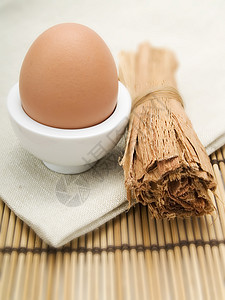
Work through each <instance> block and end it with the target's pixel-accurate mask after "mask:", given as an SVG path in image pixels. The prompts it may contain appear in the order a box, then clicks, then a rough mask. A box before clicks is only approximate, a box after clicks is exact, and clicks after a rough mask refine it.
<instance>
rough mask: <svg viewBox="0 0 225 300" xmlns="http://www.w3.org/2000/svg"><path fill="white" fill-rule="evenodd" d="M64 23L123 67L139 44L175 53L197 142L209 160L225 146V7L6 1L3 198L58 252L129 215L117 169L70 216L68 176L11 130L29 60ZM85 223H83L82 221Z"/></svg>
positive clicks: (0, 107) (0, 157) (1, 45)
mask: <svg viewBox="0 0 225 300" xmlns="http://www.w3.org/2000/svg"><path fill="white" fill-rule="evenodd" d="M61 22H77V23H83V24H85V25H87V26H90V27H91V28H92V29H94V30H95V31H96V32H98V33H99V34H100V35H101V36H102V37H103V39H104V40H105V41H106V43H107V44H108V46H109V47H110V49H111V51H112V53H113V55H114V57H115V59H116V57H117V54H118V52H119V51H120V50H122V49H127V50H129V49H135V48H136V46H137V45H138V43H139V42H142V41H146V40H147V41H149V42H151V43H152V44H153V45H155V46H163V47H168V48H171V49H172V50H174V51H175V52H176V54H177V58H178V61H179V63H180V65H179V70H178V72H177V81H178V87H179V90H180V92H181V94H182V96H183V98H184V101H185V107H186V111H187V113H188V115H189V117H190V119H191V121H192V123H193V125H194V128H195V130H196V132H197V134H198V135H199V137H200V139H201V141H202V143H203V144H204V145H205V146H206V147H207V152H208V153H211V152H213V151H214V150H215V149H216V148H218V147H220V146H222V145H223V144H224V143H225V120H224V112H225V95H224V89H225V2H224V1H223V0H220V1H219V0H214V1H206V0H204V1H203V0H201V1H194V0H191V1H186V2H184V1H178V0H177V1H175V0H174V1H162V0H157V1H143V0H135V1H132V0H129V1H128V0H124V1H119V0H115V1H104V0H98V1H96V0H94V1H93V0H92V1H91V0H86V1H85V0H77V1H76V0H61V1H59V0H57V1H47V0H36V1H34V0H33V1H32V0H11V1H10V0H1V2H0V72H1V75H0V195H1V197H2V198H3V200H4V201H5V202H6V203H7V204H8V205H9V206H10V207H11V208H12V209H13V210H14V211H15V212H16V214H17V215H18V216H20V217H21V218H22V219H23V220H25V221H26V222H27V223H28V224H29V225H30V226H32V228H34V230H35V231H36V232H37V233H38V234H39V235H40V236H41V237H42V238H44V239H45V241H47V242H48V243H50V244H52V245H54V246H60V245H62V244H63V243H65V242H67V241H69V240H70V239H72V238H73V237H75V236H78V235H80V234H83V233H85V232H87V231H89V230H91V229H93V228H94V227H96V226H99V225H100V224H102V223H103V222H105V221H107V220H108V219H110V218H112V217H113V216H115V215H116V214H118V213H119V212H121V211H123V210H124V209H125V208H126V200H125V199H126V197H125V190H124V187H123V176H122V174H121V173H120V172H119V171H118V169H117V167H115V170H111V171H110V172H111V173H107V176H108V177H107V176H106V181H105V183H104V185H103V186H107V191H106V190H105V191H104V192H105V194H104V193H101V192H102V190H103V188H102V184H100V183H98V184H97V183H96V182H95V183H94V182H93V183H92V182H91V178H92V177H91V176H92V175H91V173H90V174H89V175H87V176H89V177H87V178H86V179H87V180H88V181H90V182H89V183H90V185H91V184H94V187H93V189H95V190H96V188H97V190H96V191H98V189H99V193H98V192H96V194H94V193H93V195H92V194H91V195H92V196H91V197H92V198H90V196H89V198H88V200H87V201H86V202H85V204H84V205H82V206H81V207H79V208H73V209H71V208H70V209H68V208H67V207H65V205H62V203H60V202H59V201H58V200H57V197H56V185H57V182H59V180H60V176H61V175H57V174H55V173H53V172H50V171H48V170H47V169H46V168H44V167H43V165H42V163H41V162H40V161H38V160H37V159H35V158H34V157H33V156H31V155H29V154H28V153H26V152H25V151H23V149H21V148H20V146H19V144H18V141H17V139H16V137H15V135H14V133H13V132H12V129H11V127H10V123H9V120H8V117H7V111H6V97H7V94H8V91H9V89H10V88H11V86H12V85H13V84H14V83H15V82H17V81H18V75H19V70H20V66H21V63H22V60H23V58H24V55H25V53H26V51H27V50H28V48H29V46H30V45H31V43H32V42H33V41H34V39H35V38H36V37H37V36H38V35H39V34H40V33H41V32H43V31H44V30H45V29H47V28H48V27H50V26H52V25H55V24H57V23H61ZM120 150H121V148H120ZM115 151H117V150H115ZM118 172H119V175H118ZM115 174H117V175H115ZM110 176H112V177H110ZM65 178H67V177H65ZM74 178H75V177H74ZM74 178H73V179H72V181H73V180H74ZM66 180H67V179H66ZM106 183H107V184H106ZM108 184H109V185H108ZM40 187H41V188H40ZM99 195H101V197H99ZM98 198H100V200H99V201H98V202H95V199H98ZM94 203H95V205H94ZM86 205H87V206H86ZM88 205H89V206H88ZM100 207H101V208H102V209H100V210H99V208H100ZM117 207H119V208H118V209H117ZM84 208H85V209H88V214H85V213H84ZM80 209H82V211H80ZM111 210H113V211H112V213H110V211H111ZM86 211H87V210H86ZM92 211H93V213H92ZM82 212H83V215H82ZM94 212H95V213H94ZM49 215H51V217H49ZM79 215H81V216H82V218H80V221H78V220H77V219H76V218H77V216H79Z"/></svg>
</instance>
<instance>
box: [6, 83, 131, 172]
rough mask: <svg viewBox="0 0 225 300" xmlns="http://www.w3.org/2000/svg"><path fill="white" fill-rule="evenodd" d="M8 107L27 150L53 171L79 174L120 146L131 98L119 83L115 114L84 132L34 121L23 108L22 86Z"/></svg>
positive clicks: (12, 90)
mask: <svg viewBox="0 0 225 300" xmlns="http://www.w3.org/2000/svg"><path fill="white" fill-rule="evenodd" d="M7 106H8V112H9V115H10V119H11V123H12V126H13V129H14V131H15V134H16V135H17V137H18V138H19V140H20V143H21V144H22V146H23V148H24V149H26V150H28V151H29V152H30V153H32V154H33V155H34V156H36V157H37V158H39V159H41V160H42V161H43V163H44V164H45V165H46V166H47V167H48V168H49V169H50V170H52V171H55V172H58V173H63V174H77V173H81V172H84V171H86V170H88V169H90V168H91V167H92V166H93V165H94V164H95V163H96V161H97V160H99V159H100V158H102V157H103V156H105V155H106V154H107V153H108V152H109V151H111V150H112V149H113V148H114V146H115V145H116V144H117V143H118V141H119V140H120V138H121V136H122V134H123V132H124V130H125V127H126V125H127V123H128V120H129V115H130V110H131V98H130V95H129V92H128V91H127V89H126V88H125V86H124V85H123V84H122V83H121V82H119V90H118V99H117V105H116V108H115V110H114V112H113V113H112V114H111V115H110V116H109V117H108V118H107V119H106V120H105V121H103V122H101V123H99V124H97V125H95V126H91V127H87V128H82V129H60V128H54V127H50V126H46V125H43V124H41V123H38V122H36V121H34V120H33V119H32V118H30V117H29V116H28V115H27V114H26V113H25V111H24V110H23V108H22V105H21V99H20V94H19V85H18V83H17V84H16V85H15V86H13V88H12V89H11V91H10V93H9V96H8V101H7Z"/></svg>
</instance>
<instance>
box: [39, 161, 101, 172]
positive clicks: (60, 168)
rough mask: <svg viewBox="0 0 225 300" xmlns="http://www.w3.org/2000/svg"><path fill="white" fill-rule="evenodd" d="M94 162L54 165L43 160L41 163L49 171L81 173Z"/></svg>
mask: <svg viewBox="0 0 225 300" xmlns="http://www.w3.org/2000/svg"><path fill="white" fill-rule="evenodd" d="M95 163H96V162H93V163H90V164H86V165H82V166H60V165H55V164H51V163H48V162H46V161H43V164H44V165H45V166H46V167H47V168H48V169H50V170H51V171H54V172H56V173H60V174H79V173H83V172H85V171H87V170H89V169H91V168H92V167H93V166H94V164H95Z"/></svg>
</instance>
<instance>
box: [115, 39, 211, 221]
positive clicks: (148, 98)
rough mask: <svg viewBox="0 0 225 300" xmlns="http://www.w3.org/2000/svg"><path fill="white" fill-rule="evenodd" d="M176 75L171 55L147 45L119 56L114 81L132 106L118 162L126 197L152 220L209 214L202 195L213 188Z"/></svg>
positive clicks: (204, 196)
mask: <svg viewBox="0 0 225 300" xmlns="http://www.w3.org/2000/svg"><path fill="white" fill-rule="evenodd" d="M176 69H177V61H176V58H175V56H174V54H173V53H172V52H171V51H169V50H166V49H159V48H154V47H151V46H150V45H149V44H148V43H144V44H142V45H140V46H139V48H138V51H137V52H136V53H133V52H121V53H120V56H119V78H120V81H121V82H122V83H123V84H124V85H125V86H126V87H127V88H128V90H129V92H130V94H131V97H132V101H133V102H132V112H131V116H130V121H129V128H128V134H127V142H126V148H125V153H124V156H123V158H122V160H121V165H122V166H123V169H124V175H125V186H126V189H127V197H128V200H129V202H131V201H132V199H136V201H138V202H141V203H142V204H144V205H148V208H149V210H150V212H151V214H152V216H154V217H158V218H161V217H167V218H173V217H176V216H181V217H185V216H192V215H195V216H201V215H204V214H208V213H211V212H212V211H213V210H214V206H213V203H212V202H211V200H210V197H209V195H208V189H210V190H212V191H214V190H215V186H216V184H215V181H214V177H213V170H212V166H211V164H210V161H209V157H208V155H207V153H206V151H205V149H204V147H203V145H202V144H201V142H200V141H199V139H198V137H197V135H196V133H195V131H194V129H193V127H192V124H191V122H190V120H189V119H188V117H187V115H186V113H185V111H184V107H183V101H182V98H181V96H180V95H179V93H178V91H177V86H176V81H175V77H174V76H175V71H176Z"/></svg>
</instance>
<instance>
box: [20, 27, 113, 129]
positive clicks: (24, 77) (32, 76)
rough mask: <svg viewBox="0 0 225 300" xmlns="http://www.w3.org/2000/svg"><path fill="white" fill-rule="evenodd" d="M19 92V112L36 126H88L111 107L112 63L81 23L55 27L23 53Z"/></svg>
mask: <svg viewBox="0 0 225 300" xmlns="http://www.w3.org/2000/svg"><path fill="white" fill-rule="evenodd" d="M19 90H20V97H21V101H22V107H23V109H24V111H25V112H26V113H27V114H28V115H29V116H30V117H31V118H32V119H34V120H35V121H37V122H39V123H42V124H44V125H47V126H52V127H57V128H67V129H76V128H85V127H89V126H93V125H96V124H98V123H100V122H102V121H104V120H105V119H107V118H108V117H109V116H110V115H111V114H112V112H113V110H114V109H115V106H116V101H117V94H118V76H117V70H116V65H115V62H114V59H113V57H112V54H111V52H110V50H109V48H108V47H107V45H106V44H105V42H104V41H103V40H102V38H101V37H100V36H99V35H98V34H97V33H96V32H94V31H93V30H91V29H90V28H88V27H86V26H84V25H81V24H76V23H65V24H58V25H56V26H53V27H51V28H50V29H48V30H46V31H45V32H44V33H42V34H41V35H40V36H39V37H38V38H37V39H36V40H35V41H34V43H33V44H32V45H31V47H30V49H29V50H28V52H27V54H26V56H25V58H24V61H23V64H22V67H21V72H20V79H19Z"/></svg>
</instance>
